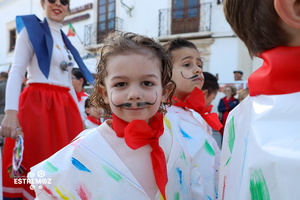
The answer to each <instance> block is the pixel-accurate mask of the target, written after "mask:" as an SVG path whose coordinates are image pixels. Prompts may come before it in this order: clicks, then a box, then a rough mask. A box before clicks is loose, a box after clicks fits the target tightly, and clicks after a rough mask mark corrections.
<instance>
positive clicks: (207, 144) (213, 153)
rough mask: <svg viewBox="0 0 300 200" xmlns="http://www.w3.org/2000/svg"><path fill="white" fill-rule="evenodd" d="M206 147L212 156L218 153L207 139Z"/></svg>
mask: <svg viewBox="0 0 300 200" xmlns="http://www.w3.org/2000/svg"><path fill="white" fill-rule="evenodd" d="M204 149H205V151H206V152H207V153H208V154H209V155H211V156H214V155H215V154H216V153H215V151H214V149H213V148H212V146H211V145H210V144H209V143H208V141H207V140H205V144H204Z"/></svg>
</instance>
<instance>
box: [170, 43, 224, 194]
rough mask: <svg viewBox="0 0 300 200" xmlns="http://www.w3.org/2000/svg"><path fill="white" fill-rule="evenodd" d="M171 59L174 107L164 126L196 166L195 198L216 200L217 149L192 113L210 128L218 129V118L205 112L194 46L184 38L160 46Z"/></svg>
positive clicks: (200, 63)
mask: <svg viewBox="0 0 300 200" xmlns="http://www.w3.org/2000/svg"><path fill="white" fill-rule="evenodd" d="M164 47H165V49H166V50H167V53H168V54H169V56H170V58H171V59H172V63H173V70H172V71H173V76H172V80H173V81H174V82H175V83H176V90H175V93H174V98H173V101H174V105H173V106H171V107H170V108H168V109H167V111H168V112H167V114H166V116H165V124H166V125H167V127H168V128H169V129H170V130H171V131H172V132H173V133H174V134H175V136H176V137H177V138H178V139H179V141H180V143H181V145H182V146H183V148H184V149H185V150H186V152H187V154H188V155H189V156H190V157H191V159H192V160H193V163H194V165H196V166H199V170H200V173H201V176H202V177H201V181H202V185H203V191H202V197H201V198H199V199H217V198H218V193H217V191H218V188H217V186H218V167H219V151H220V149H219V147H218V145H217V143H216V141H215V140H214V138H213V137H212V135H211V134H209V133H208V132H207V131H206V127H205V124H204V123H203V122H201V121H199V120H197V118H196V117H194V115H193V112H192V110H194V111H195V112H197V113H198V114H199V115H201V117H202V118H204V120H205V121H206V122H207V123H209V125H210V126H212V127H213V128H214V129H216V130H219V129H220V128H221V125H220V122H219V121H218V117H217V115H216V113H215V114H213V115H211V114H208V113H207V110H206V108H207V107H206V103H205V99H204V94H203V92H202V91H201V88H202V86H203V83H204V78H203V73H202V61H201V58H200V54H199V52H198V50H197V48H196V46H195V45H194V44H193V43H192V42H190V41H188V40H185V39H182V38H176V39H174V40H171V41H169V42H168V43H166V44H165V45H164Z"/></svg>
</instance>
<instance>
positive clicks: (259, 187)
mask: <svg viewBox="0 0 300 200" xmlns="http://www.w3.org/2000/svg"><path fill="white" fill-rule="evenodd" d="M250 193H251V199H252V200H270V195H269V190H268V186H267V183H266V180H265V178H264V175H263V173H262V171H261V169H256V170H254V171H253V172H252V173H251V175H250Z"/></svg>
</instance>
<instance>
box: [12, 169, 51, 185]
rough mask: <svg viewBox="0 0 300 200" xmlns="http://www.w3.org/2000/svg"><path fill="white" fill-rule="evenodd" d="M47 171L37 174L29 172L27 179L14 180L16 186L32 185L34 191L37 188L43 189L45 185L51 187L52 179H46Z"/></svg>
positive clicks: (40, 171)
mask: <svg viewBox="0 0 300 200" xmlns="http://www.w3.org/2000/svg"><path fill="white" fill-rule="evenodd" d="M45 175H46V173H45V171H44V170H39V171H38V172H37V173H36V174H35V173H33V172H29V173H28V174H27V177H19V178H15V179H14V184H30V187H29V188H30V189H31V190H34V189H35V188H36V187H38V188H39V189H42V187H43V185H51V178H45Z"/></svg>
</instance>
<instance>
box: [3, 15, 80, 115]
mask: <svg viewBox="0 0 300 200" xmlns="http://www.w3.org/2000/svg"><path fill="white" fill-rule="evenodd" d="M47 22H48V24H49V28H50V31H51V35H52V38H53V51H52V60H51V65H50V73H49V77H48V79H47V78H46V77H45V76H44V74H43V73H42V71H41V70H40V68H39V66H38V61H37V57H36V55H35V53H34V50H33V46H32V44H31V42H30V40H29V36H28V32H27V29H26V27H24V28H23V29H22V30H21V32H20V34H19V35H18V37H17V42H16V48H15V53H14V59H13V64H12V67H11V70H10V72H9V77H8V81H7V89H6V105H5V110H18V102H19V96H20V92H21V86H22V83H23V80H24V78H25V72H26V71H27V72H28V74H27V78H28V81H27V83H29V84H30V83H47V84H53V85H58V86H63V87H68V88H70V89H71V94H72V96H73V98H74V100H75V102H77V98H76V94H75V91H74V89H73V86H72V80H71V71H72V67H71V68H69V69H68V71H63V70H61V69H60V66H59V65H60V63H61V62H62V61H66V62H70V61H69V58H68V55H69V54H68V52H67V51H66V49H65V44H64V42H63V39H62V36H61V32H60V29H61V28H62V24H60V23H57V22H55V21H52V20H49V19H47ZM70 55H71V53H70ZM71 62H73V64H75V61H74V59H73V57H72V60H71Z"/></svg>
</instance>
